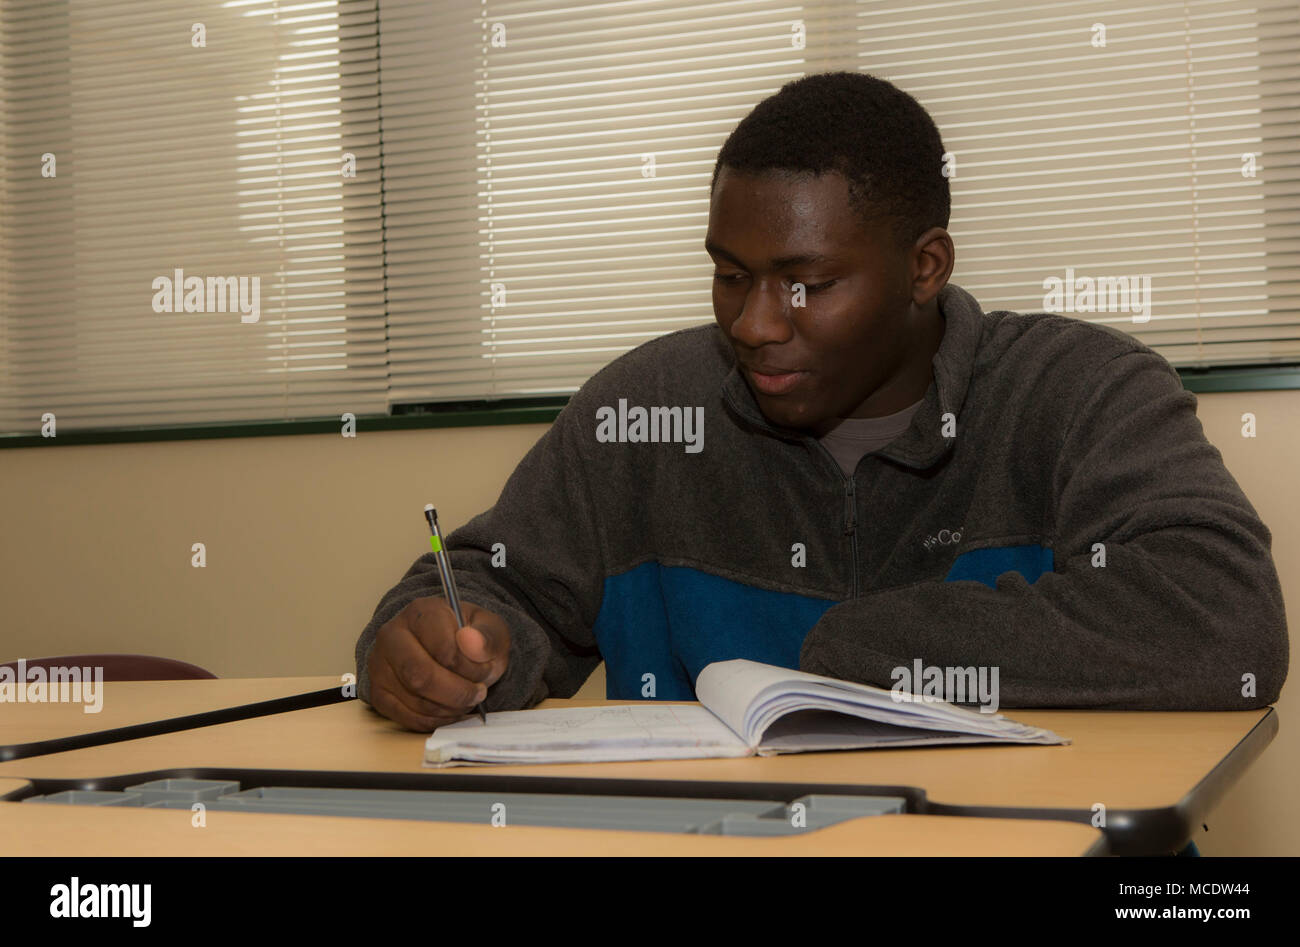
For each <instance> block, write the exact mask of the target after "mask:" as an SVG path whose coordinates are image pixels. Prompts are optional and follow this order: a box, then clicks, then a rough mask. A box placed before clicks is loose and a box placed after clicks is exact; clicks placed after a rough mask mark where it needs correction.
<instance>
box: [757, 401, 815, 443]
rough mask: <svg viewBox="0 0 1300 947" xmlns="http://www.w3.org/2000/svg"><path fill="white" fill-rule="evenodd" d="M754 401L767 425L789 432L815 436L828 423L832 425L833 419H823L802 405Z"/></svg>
mask: <svg viewBox="0 0 1300 947" xmlns="http://www.w3.org/2000/svg"><path fill="white" fill-rule="evenodd" d="M755 400H756V401H757V402H758V409H759V410H760V411H761V412H763V417H765V418H767V421H768V423H769V424H773V425H775V426H776V427H780V428H785V429H787V430H790V431H797V432H798V433H800V434H813V435H815V434H816V432H817V431H818V430H820V429H821V428H823V427H825V426H827V422H828V421H829V422H830V423H831V424H833V423H834V420H833V419H828V418H823V417H822V415H821V413H820V412H817V411H813V410H812V409H810V408H808V407H807V406H804V405H793V404H790V403H788V402H787V403H780V404H764V402H765V401H773V400H775V399H766V398H762V397H758V398H756V399H755Z"/></svg>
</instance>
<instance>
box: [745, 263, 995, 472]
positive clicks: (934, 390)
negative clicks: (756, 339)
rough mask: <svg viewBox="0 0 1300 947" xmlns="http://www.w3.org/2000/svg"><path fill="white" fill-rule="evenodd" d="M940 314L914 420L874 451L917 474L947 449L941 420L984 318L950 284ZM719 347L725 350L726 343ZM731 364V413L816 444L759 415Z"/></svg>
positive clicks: (960, 400)
mask: <svg viewBox="0 0 1300 947" xmlns="http://www.w3.org/2000/svg"><path fill="white" fill-rule="evenodd" d="M939 314H940V315H941V316H942V317H943V320H944V323H945V325H944V332H943V340H942V341H941V342H940V343H939V350H938V351H937V352H935V353H934V359H933V361H932V363H931V364H932V365H933V367H934V381H932V382H931V383H930V387H929V388H927V389H926V392H925V398H924V400H923V401H922V403H921V407H920V408H918V409H917V412H916V414H915V415H913V417H912V423H911V425H910V426H909V427H908V429H907V430H906V431H905V432H904V433H903V434H901V435H900V436H899V437H898V438H897V439H895V440H893V441H891V442H890V443H889V444H888V445H887V446H886V447H884V448H882V449H881V450H880V451H879V452H878V453H879V454H880V455H881V456H883V457H888V458H889V459H890V460H895V461H898V462H899V463H901V464H904V465H906V466H908V467H915V468H917V469H925V468H927V467H930V466H932V465H934V464H935V463H937V462H938V461H939V460H940V458H942V457H943V455H944V454H946V453H947V452H948V451H949V450H950V449H951V448H952V443H953V438H946V437H944V436H943V422H942V420H941V419H942V417H943V415H945V414H948V413H951V414H952V416H953V417H954V418H957V417H960V415H961V407H962V405H963V404H964V403H965V401H966V393H967V391H968V390H969V388H970V379H971V374H972V372H973V370H974V366H975V353H976V351H977V350H978V349H979V343H980V337H981V335H982V333H983V323H984V313H983V310H982V309H981V308H980V305H979V302H978V301H977V300H976V299H975V297H974V296H972V295H971V294H970V293H968V292H966V291H965V290H964V289H962V288H961V287H960V286H958V285H956V284H955V283H949V284H947V285H946V286H944V288H943V289H941V290H940V291H939ZM723 344H724V345H727V348H728V351H730V345H729V344H727V342H726V340H725V339H724V340H723ZM731 361H732V365H731V370H730V371H729V372H728V373H727V376H726V378H724V379H723V381H722V397H723V400H724V401H725V402H726V403H727V404H728V405H729V406H730V407H731V409H732V410H733V411H735V412H736V413H737V414H738V415H739V416H740V417H742V418H743V419H745V420H746V421H748V422H749V423H750V424H752V425H753V426H755V427H757V428H759V429H760V430H763V431H766V432H767V433H769V434H772V435H774V436H776V437H780V438H782V439H784V440H790V441H797V442H800V443H803V444H805V446H808V447H810V448H811V447H812V445H813V444H814V443H815V442H816V440H817V439H816V438H815V437H813V436H812V435H811V434H809V433H807V432H805V431H796V430H793V429H790V428H785V427H781V426H779V425H774V424H772V423H771V422H770V421H768V420H767V418H766V417H764V416H763V412H762V411H761V410H759V407H758V402H757V401H755V400H754V394H753V392H751V391H750V390H749V384H748V383H747V382H746V381H745V378H744V376H743V375H742V374H741V371H740V366H739V365H738V364H737V363H736V361H735V356H734V353H733V354H732V359H731Z"/></svg>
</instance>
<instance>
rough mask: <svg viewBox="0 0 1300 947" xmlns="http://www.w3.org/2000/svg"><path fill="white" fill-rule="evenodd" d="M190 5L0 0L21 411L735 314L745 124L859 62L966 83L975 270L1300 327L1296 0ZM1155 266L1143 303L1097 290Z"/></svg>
mask: <svg viewBox="0 0 1300 947" xmlns="http://www.w3.org/2000/svg"><path fill="white" fill-rule="evenodd" d="M183 13H184V15H181V12H177V13H175V14H174V15H171V14H168V13H165V12H162V11H161V10H160V8H159V7H158V6H157V5H155V4H152V3H145V2H142V0H98V2H92V0H0V108H2V109H3V112H2V113H0V114H2V118H0V290H3V294H4V295H3V297H2V298H3V300H4V309H3V311H2V312H0V364H3V366H4V373H3V378H2V379H0V429H3V430H6V431H19V430H22V431H30V430H33V429H34V428H35V427H36V425H37V424H38V423H39V417H40V415H41V414H42V413H43V412H45V411H55V412H56V413H57V415H58V417H59V419H60V426H61V429H64V428H63V425H64V424H67V425H68V426H69V427H71V428H72V429H76V428H77V427H114V426H124V425H155V424H171V423H205V422H206V423H213V422H221V421H232V420H243V419H266V418H304V417H316V416H330V415H333V416H337V414H338V413H340V412H342V411H346V410H351V411H354V412H355V413H358V414H360V413H369V412H379V413H382V412H383V411H385V410H388V409H390V408H391V407H392V406H394V405H400V404H406V403H423V402H438V401H450V400H466V399H472V400H478V399H498V398H509V397H512V396H532V395H545V394H559V393H567V392H571V391H573V390H575V389H576V388H577V387H578V386H580V385H581V384H582V382H583V381H584V380H585V379H586V378H588V377H590V375H591V374H592V373H593V372H595V371H597V370H598V369H599V368H600V367H602V366H603V365H604V364H606V363H608V362H609V361H610V360H612V359H613V358H615V357H617V356H618V355H619V354H621V353H622V352H624V351H626V350H628V349H630V348H632V347H634V346H635V345H637V344H639V343H641V342H643V341H646V340H648V339H650V338H654V337H655V336H658V335H660V334H662V333H664V332H668V331H672V330H674V329H677V328H681V327H683V326H688V325H693V324H699V323H703V322H708V321H710V320H711V319H712V309H711V304H710V280H709V273H710V271H711V264H710V263H709V260H708V258H707V256H706V255H705V254H704V252H703V248H702V244H703V239H704V232H705V227H706V224H707V213H708V182H709V176H710V173H711V170H712V166H713V161H714V157H715V156H716V153H717V149H718V148H719V147H720V145H721V144H722V142H723V140H724V139H725V137H726V135H727V134H728V133H729V132H730V130H731V129H732V128H733V127H734V126H735V124H736V122H738V121H739V120H740V119H741V118H742V117H743V116H744V115H745V114H746V113H747V112H748V111H749V109H750V108H752V107H753V105H754V104H756V103H757V102H758V101H759V100H760V99H762V98H763V97H765V96H767V95H769V94H771V93H773V92H775V91H776V90H777V89H779V88H780V86H781V85H782V84H784V83H785V82H787V81H790V80H791V79H794V78H797V77H799V76H801V75H804V74H807V73H810V72H819V71H824V70H831V69H857V70H862V71H865V72H870V73H872V74H875V75H879V76H881V77H883V78H886V79H888V80H890V81H892V82H894V83H895V84H897V85H899V86H900V87H901V88H903V89H905V90H907V91H908V92H909V93H911V94H912V95H913V96H915V97H916V98H917V99H918V100H919V101H920V102H921V103H922V104H923V105H924V106H925V107H926V108H927V109H928V110H929V111H930V113H931V115H932V116H933V117H934V118H935V121H936V123H937V124H938V125H939V128H940V131H941V132H942V134H943V137H944V141H945V145H946V146H947V148H948V149H949V152H950V156H951V168H952V170H953V171H954V176H953V177H952V181H951V184H952V191H953V217H952V221H951V226H950V229H951V231H952V233H953V237H954V242H955V244H956V247H957V264H956V269H955V271H954V274H953V281H954V282H957V283H959V284H960V285H962V286H964V287H965V288H967V289H968V290H970V291H971V292H972V293H974V294H975V296H976V297H977V298H978V299H979V300H980V301H981V303H982V304H983V305H984V307H985V308H986V309H1014V310H1019V311H1042V310H1043V309H1044V308H1049V286H1050V284H1052V282H1053V281H1055V282H1056V283H1059V284H1062V285H1063V286H1065V289H1064V290H1063V291H1062V292H1061V293H1060V294H1058V298H1057V300H1056V303H1057V304H1058V305H1059V304H1061V303H1065V304H1066V305H1067V306H1070V305H1071V304H1073V306H1072V308H1069V309H1067V310H1066V311H1067V314H1071V315H1075V316H1077V317H1078V318H1081V319H1087V320H1089V321H1096V322H1101V323H1105V324H1109V325H1113V326H1115V327H1116V328H1119V329H1122V330H1124V331H1127V332H1131V333H1132V334H1134V335H1135V336H1137V337H1138V338H1140V339H1142V340H1143V341H1144V342H1147V343H1148V344H1150V345H1152V346H1154V347H1155V348H1157V350H1159V351H1161V352H1162V353H1163V354H1164V355H1165V356H1166V357H1167V358H1169V359H1170V361H1172V362H1173V363H1174V364H1176V365H1180V366H1208V365H1222V364H1260V363H1270V362H1272V363H1278V362H1294V361H1300V306H1298V305H1297V297H1298V296H1300V289H1298V283H1297V270H1298V269H1300V266H1297V264H1296V263H1295V259H1296V250H1297V249H1300V188H1298V187H1297V184H1296V182H1297V178H1300V173H1298V172H1297V167H1298V166H1300V162H1298V161H1297V157H1298V154H1297V152H1300V96H1298V95H1297V90H1298V89H1300V55H1298V54H1300V31H1297V29H1296V28H1295V27H1296V23H1297V19H1298V18H1300V17H1298V14H1300V4H1297V2H1296V0H1259V2H1256V3H1240V2H1226V0H1169V2H1139V3H1136V4H1129V3H1123V4H1121V3H1092V2H1089V3H1087V4H1084V3H1081V2H1075V0H1061V2H1050V3H1049V2H1039V3H1034V2H1009V0H934V2H931V3H927V4H924V5H919V6H918V5H911V4H903V3H897V2H893V0H890V2H881V0H857V2H854V0H823V2H808V3H788V2H784V3H783V2H773V0H716V2H704V3H686V2H682V0H624V2H609V3H591V2H588V3H576V2H566V0H550V2H546V3H538V2H524V0H482V2H479V3H470V2H462V3H448V4H433V3H428V2H425V0H368V2H362V0H304V2H301V3H289V2H273V0H232V2H217V0H194V2H192V3H190V4H188V5H187V6H186V8H185V10H184V11H183ZM199 21H203V22H204V23H205V26H206V35H207V44H206V47H203V48H197V47H195V46H193V45H192V42H191V40H192V34H191V28H192V25H193V24H194V23H196V22H199ZM203 57H206V58H203ZM381 64H382V68H381ZM381 116H382V123H381ZM381 131H382V134H381ZM381 138H382V151H381ZM45 153H53V154H54V155H55V156H56V158H57V161H58V165H57V167H58V174H57V177H53V178H47V177H43V176H42V173H41V171H42V163H41V156H42V155H43V154H45ZM345 153H348V154H353V155H355V157H356V177H355V178H348V177H345V176H344V175H343V174H342V173H341V172H340V165H341V162H342V160H343V155H344V154H345ZM381 174H382V191H381ZM177 268H183V271H184V273H185V274H186V275H198V276H201V277H212V276H240V275H242V276H254V275H257V276H260V277H261V287H262V294H261V317H260V320H259V321H258V322H256V323H252V324H247V323H243V322H241V317H240V315H239V314H238V313H214V312H204V313H184V312H181V313H156V312H154V311H153V309H152V308H151V301H152V299H153V297H154V295H155V291H154V290H153V289H152V288H151V280H154V279H156V278H157V277H161V276H168V277H170V276H172V275H173V272H174V270H175V269H177ZM1088 281H1094V282H1095V283H1096V284H1097V285H1098V286H1101V285H1104V284H1107V283H1108V284H1109V289H1110V291H1111V293H1112V296H1111V297H1110V299H1109V300H1107V299H1106V297H1105V296H1104V294H1103V297H1102V299H1098V298H1097V297H1095V296H1094V297H1093V298H1092V300H1091V302H1092V305H1093V307H1094V308H1093V309H1092V310H1091V311H1090V310H1089V309H1088V306H1087V304H1086V302H1085V301H1086V300H1087V295H1086V293H1085V292H1084V287H1085V286H1086V284H1087V282H1088ZM1120 281H1123V282H1124V286H1123V287H1121V286H1120V285H1119V284H1120ZM1144 283H1145V284H1147V285H1149V292H1150V297H1149V307H1148V312H1147V313H1146V314H1145V315H1144V314H1140V313H1137V312H1129V311H1116V310H1113V309H1112V310H1111V311H1107V310H1106V309H1104V308H1096V307H1098V306H1102V305H1104V304H1105V303H1106V302H1110V303H1115V302H1118V298H1117V296H1118V291H1119V289H1120V288H1127V287H1128V286H1129V285H1131V286H1132V287H1133V288H1135V289H1137V288H1139V287H1140V286H1141V285H1142V284H1144ZM1133 302H1134V303H1136V302H1137V298H1136V297H1135V299H1134V300H1133ZM1131 308H1132V307H1131Z"/></svg>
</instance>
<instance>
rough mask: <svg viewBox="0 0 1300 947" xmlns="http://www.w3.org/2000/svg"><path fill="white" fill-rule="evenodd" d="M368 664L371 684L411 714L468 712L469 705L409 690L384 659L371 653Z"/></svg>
mask: <svg viewBox="0 0 1300 947" xmlns="http://www.w3.org/2000/svg"><path fill="white" fill-rule="evenodd" d="M371 659H372V660H371V662H370V680H371V682H372V686H373V684H375V683H377V684H378V685H379V686H380V687H382V688H384V690H386V691H389V692H390V693H392V694H393V695H394V696H395V697H397V698H398V699H399V700H401V702H402V704H403V705H404V706H406V707H407V708H409V709H410V710H411V712H412V713H416V714H419V715H421V716H431V717H446V716H449V715H453V714H459V713H462V712H468V710H469V708H470V706H471V705H469V704H461V705H460V706H457V705H456V704H455V703H454V702H452V701H450V700H446V699H442V698H440V696H439V695H435V694H429V693H422V692H418V691H412V690H410V689H409V688H408V687H407V686H406V684H404V683H403V682H402V679H401V677H400V676H399V675H398V673H397V671H396V670H395V669H394V668H393V666H392V665H391V664H389V662H388V660H387V658H386V657H384V656H383V655H380V654H376V653H374V652H371Z"/></svg>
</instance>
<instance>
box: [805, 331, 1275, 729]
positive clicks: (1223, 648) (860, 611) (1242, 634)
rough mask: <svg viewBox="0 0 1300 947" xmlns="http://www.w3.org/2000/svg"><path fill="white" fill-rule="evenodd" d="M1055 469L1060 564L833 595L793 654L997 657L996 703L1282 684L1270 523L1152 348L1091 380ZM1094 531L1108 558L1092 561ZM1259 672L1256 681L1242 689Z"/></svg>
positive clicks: (1240, 699)
mask: <svg viewBox="0 0 1300 947" xmlns="http://www.w3.org/2000/svg"><path fill="white" fill-rule="evenodd" d="M1086 381H1087V383H1088V384H1089V385H1090V386H1091V385H1094V384H1095V387H1094V388H1092V390H1091V391H1090V393H1089V394H1088V395H1087V396H1086V397H1084V398H1083V399H1082V402H1081V404H1080V406H1079V408H1078V410H1077V412H1076V414H1075V417H1074V419H1073V421H1072V424H1071V428H1070V430H1069V431H1068V433H1067V434H1066V437H1065V439H1064V441H1063V444H1062V451H1061V456H1060V458H1059V461H1058V463H1057V465H1056V469H1055V471H1054V472H1053V482H1052V497H1053V498H1054V500H1055V515H1056V529H1055V531H1054V536H1055V540H1056V542H1055V544H1054V547H1055V548H1054V554H1055V559H1056V561H1055V566H1056V569H1057V571H1056V572H1050V573H1045V574H1043V575H1042V576H1041V577H1040V578H1039V579H1038V580H1037V581H1036V582H1035V583H1034V584H1032V585H1030V584H1029V583H1028V582H1027V581H1026V580H1025V578H1024V577H1023V576H1022V575H1020V573H1018V572H1007V573H1003V574H1002V575H1001V576H999V578H998V581H997V588H996V589H993V588H989V587H988V586H987V585H985V584H983V583H981V582H973V581H956V582H923V583H918V584H915V585H910V586H902V587H897V588H891V589H882V590H880V591H878V592H874V593H871V594H868V595H866V596H864V597H862V598H859V599H856V600H851V601H848V602H843V603H841V604H839V605H836V606H834V607H833V608H831V609H830V610H828V611H827V612H826V613H825V614H824V615H823V616H822V618H821V620H820V621H819V622H818V623H817V624H816V625H815V626H814V627H813V629H812V631H811V632H809V634H808V637H807V638H806V639H805V641H804V644H803V650H802V653H801V658H800V667H801V668H802V669H803V670H806V671H810V672H813V673H816V674H824V675H828V676H831V677H840V678H846V679H849V680H855V681H861V682H865V683H871V684H876V685H879V686H885V687H888V686H890V685H891V684H892V683H893V681H894V678H893V677H891V672H892V670H893V669H894V668H895V667H899V666H908V667H910V666H911V664H912V662H913V660H914V659H916V658H920V659H922V660H923V662H924V664H925V665H937V666H940V667H944V666H948V667H971V666H975V667H979V666H987V667H997V668H999V683H1000V699H1001V704H1002V706H1018V707H1106V708H1113V709H1130V710H1244V709H1249V708H1255V707H1263V706H1266V705H1267V704H1269V703H1271V702H1273V701H1274V700H1276V699H1277V696H1278V692H1279V691H1280V690H1281V687H1282V682H1283V680H1284V679H1285V677H1286V670H1287V658H1288V641H1287V633H1286V615H1285V611H1284V608H1283V604H1282V591H1281V587H1280V585H1279V583H1278V577H1277V570H1276V568H1275V567H1274V564H1273V559H1272V556H1271V553H1270V543H1271V536H1270V533H1269V531H1268V529H1267V528H1266V527H1265V526H1264V524H1263V523H1262V522H1260V520H1259V517H1258V516H1257V515H1256V513H1255V510H1254V508H1253V507H1252V506H1251V505H1250V502H1249V501H1248V500H1247V499H1246V497H1245V495H1244V494H1243V493H1242V491H1241V488H1240V487H1239V486H1238V485H1237V483H1236V481H1235V480H1234V479H1233V478H1232V476H1231V474H1229V473H1228V471H1227V469H1226V468H1225V467H1224V466H1223V461H1222V456H1221V455H1220V454H1219V452H1218V450H1216V449H1215V448H1214V447H1213V445H1211V444H1210V443H1209V442H1208V441H1207V440H1206V439H1205V436H1204V432H1203V431H1202V428H1201V425H1200V422H1199V421H1198V420H1197V418H1196V413H1195V405H1196V398H1195V396H1194V395H1192V394H1190V393H1189V392H1187V391H1185V390H1184V389H1183V387H1182V383H1181V381H1180V380H1179V378H1178V375H1177V373H1176V372H1175V371H1174V370H1173V369H1172V368H1171V367H1170V366H1169V365H1168V363H1167V362H1165V361H1164V360H1163V359H1161V358H1159V357H1158V356H1156V355H1154V354H1151V353H1149V352H1144V351H1134V352H1129V353H1126V354H1123V355H1120V356H1118V357H1116V358H1114V359H1112V360H1110V361H1109V362H1107V363H1106V364H1105V365H1104V366H1103V367H1102V369H1101V371H1100V372H1099V373H1098V375H1097V376H1095V377H1092V378H1089V379H1087V380H1086ZM1094 543H1103V544H1104V546H1105V567H1104V568H1103V567H1100V566H1094V564H1093V562H1094V549H1093V544H1094ZM1245 675H1252V676H1253V680H1254V682H1255V684H1254V687H1255V690H1254V694H1253V695H1251V694H1250V693H1249V691H1247V692H1246V693H1243V689H1245V688H1246V687H1247V684H1246V683H1245V682H1244V681H1243V677H1244V676H1245Z"/></svg>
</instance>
